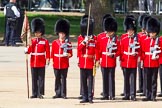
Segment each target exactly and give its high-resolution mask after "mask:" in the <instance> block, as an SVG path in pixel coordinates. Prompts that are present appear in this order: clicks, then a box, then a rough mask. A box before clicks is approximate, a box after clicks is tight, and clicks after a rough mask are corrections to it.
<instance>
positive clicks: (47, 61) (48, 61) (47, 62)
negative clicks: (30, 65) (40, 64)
mask: <svg viewBox="0 0 162 108" xmlns="http://www.w3.org/2000/svg"><path fill="white" fill-rule="evenodd" d="M49 64H50V60H49V59H47V60H46V68H47V67H48V66H49Z"/></svg>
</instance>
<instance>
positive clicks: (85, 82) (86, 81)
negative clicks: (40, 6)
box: [77, 15, 96, 103]
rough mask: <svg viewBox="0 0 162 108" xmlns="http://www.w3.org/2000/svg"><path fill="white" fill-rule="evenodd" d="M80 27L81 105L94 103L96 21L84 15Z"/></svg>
mask: <svg viewBox="0 0 162 108" xmlns="http://www.w3.org/2000/svg"><path fill="white" fill-rule="evenodd" d="M88 20H89V21H88ZM88 22H89V25H88ZM80 25H81V35H80V36H79V37H78V46H77V47H78V48H77V50H78V57H79V67H80V72H81V80H80V81H81V86H82V87H81V88H82V93H83V94H82V96H83V98H82V101H80V103H86V102H89V103H93V93H92V91H93V66H94V65H95V55H96V36H94V34H93V29H94V19H93V18H92V17H91V16H88V15H84V16H83V17H82V18H81V22H80ZM88 26H89V29H88Z"/></svg>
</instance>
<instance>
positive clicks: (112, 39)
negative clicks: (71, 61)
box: [77, 14, 162, 103]
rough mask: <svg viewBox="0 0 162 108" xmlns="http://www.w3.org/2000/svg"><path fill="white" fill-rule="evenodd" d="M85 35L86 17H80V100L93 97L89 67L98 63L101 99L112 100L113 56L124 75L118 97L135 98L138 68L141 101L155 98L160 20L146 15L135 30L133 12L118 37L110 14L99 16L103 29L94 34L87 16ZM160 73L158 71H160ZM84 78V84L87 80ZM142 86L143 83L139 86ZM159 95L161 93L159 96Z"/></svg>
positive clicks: (114, 64) (160, 40)
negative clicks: (101, 82) (101, 81)
mask: <svg viewBox="0 0 162 108" xmlns="http://www.w3.org/2000/svg"><path fill="white" fill-rule="evenodd" d="M89 20H90V23H89V28H90V29H89V32H88V33H89V34H88V36H87V27H88V16H86V15H85V16H83V17H82V20H81V35H80V36H79V37H78V49H77V50H78V53H77V57H78V58H79V62H78V65H79V67H80V75H81V88H80V95H82V97H81V98H82V101H80V103H85V102H90V103H92V102H93V101H91V100H92V99H93V94H94V93H93V92H94V90H93V83H94V82H93V72H92V71H93V66H94V65H95V66H97V65H98V64H99V65H100V66H101V72H102V79H103V91H102V96H103V97H102V98H101V100H115V68H116V58H117V57H119V58H120V65H121V68H122V70H123V76H124V93H123V95H124V97H123V98H122V100H132V101H136V79H137V78H136V77H137V76H136V75H137V67H138V69H139V77H140V78H139V79H140V88H139V90H138V92H140V93H141V92H143V94H141V95H143V96H145V97H146V98H144V99H142V100H143V101H156V93H157V75H158V68H159V66H160V63H161V59H162V53H161V48H162V38H161V37H158V34H159V32H160V22H159V20H158V19H157V18H154V17H152V16H148V15H145V14H143V15H141V16H140V17H139V22H140V23H139V24H140V27H141V30H142V32H139V33H137V20H136V18H135V17H134V16H133V15H127V16H126V17H125V19H124V22H123V25H124V31H125V32H126V33H124V34H122V35H121V36H120V39H119V37H118V36H117V35H116V32H117V27H118V24H117V21H116V19H115V18H114V17H112V16H111V15H110V14H106V15H105V16H104V17H103V22H102V25H103V32H102V33H100V34H98V36H97V37H96V36H94V34H93V27H94V25H93V24H94V19H93V18H92V17H90V19H89ZM160 73H161V72H160ZM87 81H88V83H87ZM141 85H143V86H141ZM159 96H161V94H160V95H159Z"/></svg>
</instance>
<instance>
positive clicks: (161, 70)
mask: <svg viewBox="0 0 162 108" xmlns="http://www.w3.org/2000/svg"><path fill="white" fill-rule="evenodd" d="M159 76H160V93H161V94H162V64H160V67H159Z"/></svg>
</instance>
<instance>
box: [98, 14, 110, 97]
mask: <svg viewBox="0 0 162 108" xmlns="http://www.w3.org/2000/svg"><path fill="white" fill-rule="evenodd" d="M108 17H112V16H111V14H105V15H104V16H103V18H102V28H103V32H102V33H100V34H98V35H97V48H96V49H97V50H98V51H96V52H97V53H98V52H99V47H100V43H102V42H101V38H102V37H106V33H105V28H104V22H105V19H106V18H108ZM96 55H99V54H96ZM99 64H100V62H99ZM99 64H98V65H99ZM101 72H102V69H101ZM101 95H102V96H103V92H102V93H101Z"/></svg>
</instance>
